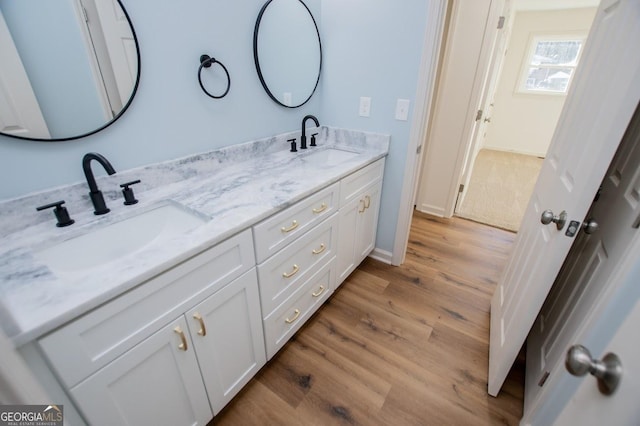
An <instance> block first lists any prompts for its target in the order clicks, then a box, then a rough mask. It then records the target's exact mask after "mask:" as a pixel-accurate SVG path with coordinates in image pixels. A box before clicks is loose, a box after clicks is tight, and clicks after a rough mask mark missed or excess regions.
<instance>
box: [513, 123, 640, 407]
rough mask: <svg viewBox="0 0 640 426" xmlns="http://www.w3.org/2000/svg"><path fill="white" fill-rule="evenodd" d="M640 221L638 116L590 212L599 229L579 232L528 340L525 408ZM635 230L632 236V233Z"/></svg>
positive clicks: (599, 296)
mask: <svg viewBox="0 0 640 426" xmlns="http://www.w3.org/2000/svg"><path fill="white" fill-rule="evenodd" d="M638 217H640V112H639V111H636V114H635V115H634V118H633V121H632V123H631V125H630V126H629V130H628V131H627V133H626V134H625V137H624V139H623V140H622V142H621V144H620V146H619V148H618V151H617V152H616V155H615V157H614V159H613V162H612V163H611V167H609V170H607V173H606V175H605V178H604V180H603V181H602V185H601V186H600V190H599V195H598V198H597V200H596V201H594V203H593V205H592V208H591V209H590V211H589V213H588V214H587V219H589V220H594V221H595V223H597V224H598V229H597V230H596V231H593V233H592V234H587V233H584V232H581V233H580V234H579V235H578V236H577V238H576V242H575V244H574V245H573V246H572V247H571V251H570V252H569V255H568V256H567V259H566V261H565V263H564V265H563V266H562V269H561V271H560V274H559V275H558V278H557V279H556V281H555V283H554V285H553V289H552V290H551V292H550V293H549V297H548V298H547V300H546V301H545V303H544V305H543V306H542V309H541V311H540V315H538V318H537V319H536V322H535V324H534V326H533V328H532V329H531V332H530V333H529V337H528V338H527V368H526V380H525V386H526V389H525V406H530V405H531V404H533V401H534V400H535V399H536V397H537V395H538V394H539V393H540V391H541V390H542V386H544V381H545V380H546V378H547V377H548V376H549V374H550V373H551V370H552V369H554V368H564V367H563V366H562V365H560V364H561V363H562V362H563V360H564V355H565V352H566V348H567V347H568V346H570V342H571V339H573V337H574V336H575V334H576V332H577V331H578V328H579V327H580V325H581V324H583V323H584V321H585V319H586V317H587V316H588V314H589V312H590V310H591V309H592V307H593V306H594V305H595V304H596V303H597V302H598V301H599V300H602V299H603V296H604V294H605V292H606V291H607V286H606V285H604V284H605V283H606V282H607V277H609V276H611V275H612V274H613V273H614V272H615V271H616V270H618V264H619V263H620V262H621V261H622V259H623V257H624V254H625V253H626V252H627V251H628V250H629V247H630V246H631V244H632V242H633V239H634V238H635V237H636V234H637V232H638V231H635V232H634V231H633V229H634V228H637V225H638V223H637V220H638ZM630 231H631V232H630Z"/></svg>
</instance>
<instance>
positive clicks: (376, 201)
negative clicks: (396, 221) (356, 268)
mask: <svg viewBox="0 0 640 426" xmlns="http://www.w3.org/2000/svg"><path fill="white" fill-rule="evenodd" d="M381 188H382V182H379V183H377V184H375V185H373V186H371V187H369V188H367V190H365V192H364V194H363V197H362V199H363V203H364V212H362V214H361V215H360V220H359V221H358V227H357V230H356V256H357V259H356V263H358V264H360V262H362V261H363V260H364V258H365V257H367V256H368V255H369V253H371V251H372V250H373V249H374V248H375V246H376V231H377V230H378V212H379V211H380V190H381Z"/></svg>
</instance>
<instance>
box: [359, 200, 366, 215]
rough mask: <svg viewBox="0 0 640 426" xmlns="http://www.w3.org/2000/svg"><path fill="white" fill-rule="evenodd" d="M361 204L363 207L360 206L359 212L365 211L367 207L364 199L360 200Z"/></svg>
mask: <svg viewBox="0 0 640 426" xmlns="http://www.w3.org/2000/svg"><path fill="white" fill-rule="evenodd" d="M360 205H361V207H362V208H360V207H358V213H364V211H365V210H366V209H367V207H366V205H365V203H364V200H360Z"/></svg>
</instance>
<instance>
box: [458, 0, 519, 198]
mask: <svg viewBox="0 0 640 426" xmlns="http://www.w3.org/2000/svg"><path fill="white" fill-rule="evenodd" d="M492 7H494V8H495V10H496V11H497V12H499V13H500V17H499V18H498V21H497V22H491V19H495V14H490V15H489V22H488V26H490V30H488V31H487V32H486V33H485V37H487V38H492V40H493V41H492V43H491V49H490V51H491V53H490V54H489V58H490V60H489V61H488V63H487V64H486V67H485V68H484V69H483V70H482V71H483V72H484V75H483V76H482V78H483V85H482V89H481V91H482V95H481V97H480V102H479V104H478V110H481V111H482V113H481V114H480V113H477V115H476V121H475V122H474V123H473V125H472V131H471V137H470V140H469V143H468V144H467V151H466V154H465V160H464V167H463V168H462V173H461V177H460V181H461V183H462V185H463V186H462V188H463V191H462V192H461V193H460V194H459V195H458V200H457V203H456V206H455V211H458V209H459V208H460V206H461V205H462V203H463V202H464V196H465V195H466V191H467V189H468V188H469V181H470V180H471V172H472V171H473V164H474V162H475V160H476V157H477V156H478V152H479V151H480V149H481V148H482V145H483V143H484V138H485V135H486V133H487V126H488V125H489V123H490V122H491V113H492V111H493V98H494V95H495V91H496V85H497V83H498V79H499V77H500V72H501V70H502V63H503V60H504V55H505V51H506V48H507V40H508V38H509V34H508V33H509V27H510V25H511V24H510V23H507V19H509V18H510V17H511V1H510V0H500V1H498V2H496V5H495V6H494V5H492ZM491 25H494V26H493V27H491ZM476 75H477V76H480V75H482V74H481V73H480V72H479V73H477V74H476Z"/></svg>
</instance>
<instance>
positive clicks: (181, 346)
mask: <svg viewBox="0 0 640 426" xmlns="http://www.w3.org/2000/svg"><path fill="white" fill-rule="evenodd" d="M173 331H175V332H176V333H178V336H180V341H181V342H182V343H180V344H179V345H178V349H180V350H181V351H186V350H187V349H188V347H187V337H186V336H185V335H184V331H182V329H181V328H180V326H177V327H176V328H174V329H173Z"/></svg>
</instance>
